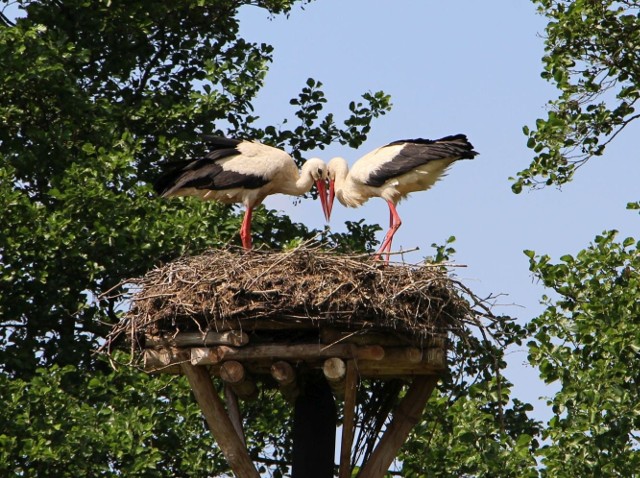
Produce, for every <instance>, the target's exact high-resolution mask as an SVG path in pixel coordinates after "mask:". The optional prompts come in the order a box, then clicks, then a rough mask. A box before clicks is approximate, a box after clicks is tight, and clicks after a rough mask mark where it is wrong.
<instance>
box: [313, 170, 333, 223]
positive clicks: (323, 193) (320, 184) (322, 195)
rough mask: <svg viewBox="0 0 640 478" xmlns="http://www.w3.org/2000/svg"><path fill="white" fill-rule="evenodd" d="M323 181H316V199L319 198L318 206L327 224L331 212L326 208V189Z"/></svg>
mask: <svg viewBox="0 0 640 478" xmlns="http://www.w3.org/2000/svg"><path fill="white" fill-rule="evenodd" d="M324 181H325V180H324V179H318V180H317V181H316V188H318V197H319V198H320V204H322V212H323V213H324V217H325V219H326V220H327V222H329V218H330V217H331V210H330V209H329V207H328V206H327V188H326V187H325V183H324Z"/></svg>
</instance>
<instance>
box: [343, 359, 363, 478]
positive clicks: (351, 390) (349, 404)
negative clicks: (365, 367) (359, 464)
mask: <svg viewBox="0 0 640 478" xmlns="http://www.w3.org/2000/svg"><path fill="white" fill-rule="evenodd" d="M357 391H358V372H357V370H356V364H355V361H354V360H349V361H347V376H346V378H345V392H344V410H343V416H344V419H343V422H342V445H341V448H340V472H339V473H340V474H339V477H340V478H349V477H350V476H351V447H352V445H353V432H354V426H355V416H356V398H357V397H356V392H357Z"/></svg>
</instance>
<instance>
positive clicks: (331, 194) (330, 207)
mask: <svg viewBox="0 0 640 478" xmlns="http://www.w3.org/2000/svg"><path fill="white" fill-rule="evenodd" d="M335 184H336V181H335V179H330V180H329V197H328V198H327V211H328V212H327V215H328V217H327V221H329V219H331V211H333V200H334V199H335V198H336V190H335Z"/></svg>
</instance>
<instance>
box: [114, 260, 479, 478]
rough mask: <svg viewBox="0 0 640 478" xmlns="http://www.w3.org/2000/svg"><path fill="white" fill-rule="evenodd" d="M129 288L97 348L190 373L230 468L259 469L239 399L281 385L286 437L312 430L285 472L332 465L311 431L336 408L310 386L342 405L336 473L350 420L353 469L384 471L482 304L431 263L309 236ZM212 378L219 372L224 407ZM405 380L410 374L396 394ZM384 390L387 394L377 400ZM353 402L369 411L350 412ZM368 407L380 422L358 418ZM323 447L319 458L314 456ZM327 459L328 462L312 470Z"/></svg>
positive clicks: (161, 369) (310, 472)
mask: <svg viewBox="0 0 640 478" xmlns="http://www.w3.org/2000/svg"><path fill="white" fill-rule="evenodd" d="M126 285H127V286H128V287H129V288H132V289H133V295H132V296H131V298H130V300H131V304H132V305H131V308H130V310H129V311H128V312H127V313H126V314H125V315H124V317H123V319H122V320H121V321H120V323H118V324H116V325H115V326H114V328H113V330H112V332H111V334H110V335H109V337H108V339H107V341H106V344H105V345H104V347H103V351H106V352H107V353H109V352H110V351H111V350H112V349H113V348H115V347H116V345H117V344H121V343H123V340H122V339H125V340H126V341H128V343H129V345H130V350H131V352H132V357H133V360H134V362H136V363H141V364H142V367H143V368H144V370H146V371H148V372H153V373H181V374H184V375H186V376H187V379H188V380H189V383H190V385H191V388H192V390H193V392H194V395H195V397H196V400H197V401H198V403H199V404H200V406H201V408H202V410H203V413H204V415H205V418H206V419H207V422H208V423H209V426H210V428H211V431H212V433H213V435H214V437H215V439H216V441H217V442H218V444H219V445H220V447H221V449H222V451H223V452H224V453H225V456H227V459H228V460H229V463H230V465H231V467H232V468H233V470H234V472H235V473H236V474H237V475H238V476H253V477H258V473H257V471H256V469H255V467H254V466H253V464H252V462H251V459H250V458H249V455H248V454H247V452H246V450H245V449H244V448H243V447H244V444H243V443H244V442H243V431H242V419H241V414H240V409H239V407H238V401H237V399H238V398H240V399H244V400H252V399H255V398H257V397H258V395H259V387H260V386H262V388H263V389H265V388H268V389H279V390H280V392H281V393H282V395H283V396H284V398H285V399H287V400H288V401H289V402H291V403H292V404H294V407H295V409H296V418H295V420H294V435H296V434H297V433H298V432H296V429H298V430H300V429H303V430H308V432H309V435H307V437H306V438H304V436H305V433H304V432H301V436H302V437H303V438H300V437H298V438H299V439H298V438H296V440H297V441H296V440H294V451H293V456H294V457H293V470H294V474H293V476H294V478H295V477H305V478H307V477H316V476H318V477H325V476H332V471H331V470H333V456H334V455H333V450H332V449H331V447H330V446H327V447H318V446H317V444H316V440H317V435H318V433H320V432H318V430H319V429H322V428H327V427H329V429H328V430H326V431H325V432H323V433H324V435H325V436H326V437H331V436H333V435H335V428H334V429H333V431H331V427H335V421H336V418H335V417H334V418H330V417H315V416H314V415H315V414H316V412H315V411H314V410H317V408H318V406H319V405H318V402H317V400H318V399H317V398H313V393H310V391H311V390H314V389H317V388H318V387H320V389H322V387H324V388H325V389H326V390H327V393H328V395H329V396H330V397H331V399H330V400H329V405H328V407H329V408H331V407H334V405H333V402H334V399H333V397H335V398H337V399H338V400H339V401H341V402H343V404H344V405H343V407H344V408H343V409H344V412H343V424H344V426H343V432H342V445H341V447H342V448H341V452H340V457H341V458H340V473H339V476H340V477H341V478H346V477H350V476H351V474H350V473H351V470H352V468H353V466H354V463H355V461H356V458H354V457H355V456H356V455H355V454H354V455H352V454H351V449H352V444H353V440H354V430H355V429H356V428H358V429H359V430H360V431H361V432H362V431H364V432H363V433H364V435H361V436H363V437H364V438H363V439H360V438H358V440H356V443H355V449H356V450H358V448H360V449H362V448H363V447H364V448H366V449H367V450H368V451H367V454H365V455H364V457H362V455H360V460H361V461H362V462H363V463H364V465H363V467H362V471H361V472H360V475H358V476H360V477H361V478H378V477H382V476H383V475H384V473H385V472H386V470H387V469H388V466H389V464H390V463H391V462H392V460H393V459H394V457H395V454H396V452H397V450H398V449H399V447H400V446H401V444H402V443H403V442H404V439H405V438H406V436H407V435H408V433H409V431H410V430H411V428H412V427H413V425H415V423H417V421H418V420H419V418H420V416H421V413H422V410H423V408H424V406H425V403H426V401H427V399H428V397H429V395H430V394H431V393H432V391H433V389H434V387H435V386H436V383H437V381H438V379H439V378H440V377H441V376H442V375H443V374H444V373H445V372H447V370H448V368H447V348H448V338H449V337H451V336H457V337H458V338H461V339H464V338H465V337H468V336H469V335H468V334H469V331H468V329H469V327H468V326H469V325H470V324H471V325H477V324H478V323H479V317H480V316H482V314H483V313H484V312H486V311H487V310H488V309H487V308H486V307H485V306H484V305H482V301H481V300H477V299H476V298H475V297H474V296H473V294H471V293H470V291H469V290H468V289H466V288H465V287H464V286H463V285H462V284H461V283H459V282H458V281H456V280H454V279H452V278H451V277H450V276H449V274H448V273H447V271H446V268H445V267H444V266H443V265H441V264H421V265H406V264H392V265H385V264H383V263H381V262H379V261H374V260H372V259H371V257H370V256H368V255H361V256H356V255H352V256H348V255H339V254H336V253H335V252H332V251H323V250H321V249H319V248H309V247H299V248H296V249H293V250H290V251H284V252H261V251H253V252H249V253H247V252H244V251H238V250H234V249H223V250H213V251H209V252H207V253H205V254H203V255H200V256H194V257H183V258H180V259H178V260H176V261H174V262H171V263H168V264H166V265H164V266H162V267H158V268H156V269H154V270H152V271H150V272H149V273H147V274H146V275H145V276H144V277H143V278H140V279H133V280H129V281H126ZM465 297H466V298H465ZM467 298H471V302H473V305H471V304H470V303H469V301H468V300H467ZM140 359H142V360H140ZM212 376H213V377H219V379H221V381H222V383H223V386H224V393H225V397H226V402H227V405H226V409H225V406H224V405H223V404H222V402H221V401H220V398H219V392H218V391H217V390H216V387H215V386H214V384H213V382H212V380H211V377H212ZM365 380H366V381H368V382H369V385H370V388H369V393H368V395H367V396H368V397H369V398H370V399H371V402H370V403H366V402H362V403H360V404H358V403H356V402H357V399H356V397H357V394H356V391H357V389H358V387H359V384H362V383H364V381H365ZM405 381H408V382H410V385H409V388H408V389H407V390H406V393H405V394H404V396H402V394H401V393H400V392H401V389H402V383H404V382H405ZM318 383H320V385H318ZM376 384H377V385H380V386H379V387H378V386H376ZM398 384H399V385H398ZM387 385H389V386H387ZM314 393H315V392H314ZM381 394H382V395H385V396H386V397H387V398H390V400H380V398H381V397H380V395H381ZM376 395H378V396H377V397H376ZM305 400H306V401H307V402H308V403H310V405H309V406H308V407H306V405H305V403H306V402H305ZM309 401H310V402H309ZM376 403H377V404H380V403H396V405H397V406H396V407H395V410H396V411H395V412H393V419H392V420H391V422H390V423H389V424H388V426H386V430H385V431H384V434H383V435H382V436H381V438H379V433H380V432H381V430H382V428H383V422H384V421H385V419H386V417H387V414H388V413H389V412H390V410H386V409H385V410H384V412H380V411H378V412H375V413H372V412H374V410H373V409H372V407H374V406H380V405H371V404H376ZM265 406H266V405H265ZM358 406H359V407H360V409H361V410H365V412H364V413H361V414H360V416H358V415H357V414H356V409H357V407H358ZM305 407H306V408H305ZM305 409H306V410H310V411H307V412H304V413H303V412H301V410H305ZM366 416H369V417H380V416H381V417H382V421H376V422H367V420H366V419H364V418H363V419H362V420H361V417H366ZM315 419H317V420H318V421H317V422H315V423H314V422H313V420H315ZM376 420H377V418H376ZM356 423H357V426H356ZM371 430H374V431H373V432H371ZM332 434H333V435H332ZM367 434H369V435H367ZM296 436H298V435H296ZM378 438H379V441H378V443H377V445H376V446H375V448H373V444H374V443H376V440H378ZM367 443H370V444H371V445H372V446H366V447H365V445H366V444H367ZM319 448H322V449H323V450H325V451H326V453H325V452H322V453H323V454H324V456H325V458H324V459H317V457H316V455H314V453H317V452H318V449H319ZM305 450H306V451H305ZM305 453H306V454H305ZM296 457H299V458H296ZM323 460H324V463H326V467H327V468H326V471H319V470H320V469H321V468H322V465H319V463H320V462H322V461H323Z"/></svg>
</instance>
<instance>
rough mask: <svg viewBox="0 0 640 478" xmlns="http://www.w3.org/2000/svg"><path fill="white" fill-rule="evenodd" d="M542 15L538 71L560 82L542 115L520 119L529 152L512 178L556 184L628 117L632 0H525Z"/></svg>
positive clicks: (631, 108) (639, 70) (637, 18)
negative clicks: (530, 123) (528, 121)
mask: <svg viewBox="0 0 640 478" xmlns="http://www.w3.org/2000/svg"><path fill="white" fill-rule="evenodd" d="M533 2H534V3H535V4H537V5H538V11H539V12H540V13H541V14H543V15H545V16H546V17H547V18H548V19H549V23H548V25H547V28H546V36H545V50H546V54H545V56H544V58H543V61H544V65H545V66H544V72H543V73H542V77H543V78H545V79H546V80H548V81H550V82H552V83H554V84H555V85H556V86H557V87H558V89H559V90H560V95H559V97H558V98H557V99H556V100H553V101H551V102H550V103H549V112H548V115H547V118H540V119H538V120H537V121H536V124H535V128H529V127H526V126H525V127H524V129H523V131H524V134H525V135H526V136H527V137H528V142H527V146H528V147H529V148H531V149H532V150H533V151H534V152H535V157H534V159H533V161H532V163H531V164H530V165H529V167H528V168H527V169H525V170H523V171H521V172H520V173H518V178H517V180H515V182H514V184H513V190H514V192H520V191H521V190H522V188H523V187H536V186H541V185H551V184H556V185H561V184H563V183H566V182H567V181H570V180H571V178H572V177H573V174H574V172H575V170H576V169H577V168H578V167H580V166H581V165H583V164H584V163H585V162H586V161H587V160H589V159H590V158H592V157H594V156H601V155H602V154H603V153H604V151H605V148H606V146H607V145H608V144H609V143H610V142H611V141H612V140H613V139H614V138H615V137H616V135H617V134H618V133H620V131H622V130H623V129H624V128H625V127H626V126H627V125H629V124H630V123H631V122H633V121H634V120H636V119H637V118H638V117H640V115H638V114H636V111H635V107H636V106H635V105H636V103H637V101H638V99H639V98H640V88H638V86H639V85H640V62H638V55H637V52H638V49H639V48H640V15H639V13H640V4H638V2H635V1H625V2H620V1H615V0H597V1H586V0H579V1H569V0H562V1H558V0H533Z"/></svg>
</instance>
